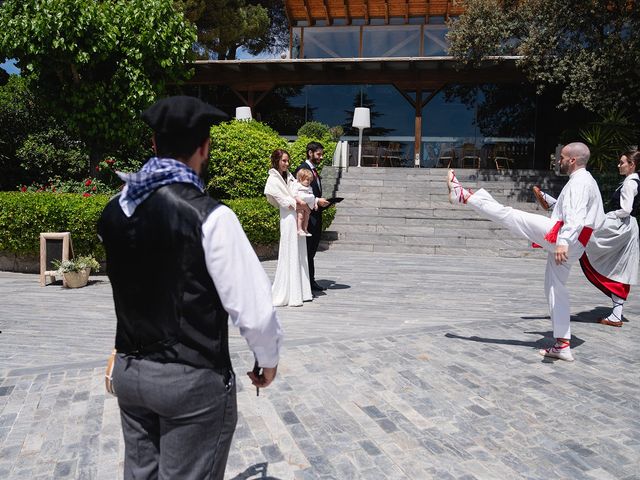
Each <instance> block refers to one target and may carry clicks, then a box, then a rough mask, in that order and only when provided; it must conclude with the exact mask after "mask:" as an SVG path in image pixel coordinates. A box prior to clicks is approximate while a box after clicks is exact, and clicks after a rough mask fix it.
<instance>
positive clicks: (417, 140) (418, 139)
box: [413, 88, 422, 167]
mask: <svg viewBox="0 0 640 480" xmlns="http://www.w3.org/2000/svg"><path fill="white" fill-rule="evenodd" d="M420 105H422V90H420V89H419V88H418V89H417V90H416V103H415V107H416V123H415V131H414V143H413V157H414V164H413V166H414V167H420V153H421V152H420V150H422V107H421V106H420Z"/></svg>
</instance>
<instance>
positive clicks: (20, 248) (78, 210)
mask: <svg viewBox="0 0 640 480" xmlns="http://www.w3.org/2000/svg"><path fill="white" fill-rule="evenodd" d="M108 200H109V197H108V196H106V195H93V196H89V197H83V196H82V195H77V194H70V193H30V192H26V193H21V192H0V251H3V252H7V253H17V254H32V255H34V254H35V255H37V254H38V252H39V251H40V233H42V232H71V240H72V242H73V249H74V251H76V252H83V253H85V254H93V255H94V256H95V257H97V258H104V251H103V249H102V246H101V245H100V242H99V241H98V237H97V233H96V223H97V221H98V217H99V216H100V213H101V212H102V210H103V209H104V207H105V205H106V204H107V202H108Z"/></svg>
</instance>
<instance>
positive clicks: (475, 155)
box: [462, 143, 480, 170]
mask: <svg viewBox="0 0 640 480" xmlns="http://www.w3.org/2000/svg"><path fill="white" fill-rule="evenodd" d="M462 168H476V169H478V170H480V152H479V150H478V149H477V148H476V146H475V145H474V144H473V143H465V144H464V145H462Z"/></svg>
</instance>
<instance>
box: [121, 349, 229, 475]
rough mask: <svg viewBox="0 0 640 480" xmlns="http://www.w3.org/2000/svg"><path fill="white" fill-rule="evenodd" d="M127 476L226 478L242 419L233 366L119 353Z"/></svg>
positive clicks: (125, 472)
mask: <svg viewBox="0 0 640 480" xmlns="http://www.w3.org/2000/svg"><path fill="white" fill-rule="evenodd" d="M113 384H114V388H115V391H116V395H117V396H118V404H119V406H120V417H121V420H122V432H123V434H124V443H125V461H124V478H125V480H130V479H136V480H138V479H144V480H147V479H160V480H168V479H203V480H204V479H206V480H213V479H215V480H218V479H219V480H222V479H223V477H224V471H225V467H226V464H227V457H228V455H229V449H230V447H231V439H232V438H233V432H234V431H235V428H236V422H237V419H238V413H237V402H236V385H235V376H234V375H233V372H229V373H228V374H227V375H222V374H220V373H217V372H215V371H213V370H210V369H205V368H194V367H191V366H188V365H182V364H178V363H158V362H153V361H150V360H144V359H140V358H135V357H125V356H124V355H122V354H118V355H117V357H116V362H115V367H114V370H113Z"/></svg>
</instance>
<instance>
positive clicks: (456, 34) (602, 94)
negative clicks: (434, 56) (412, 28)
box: [448, 0, 640, 114]
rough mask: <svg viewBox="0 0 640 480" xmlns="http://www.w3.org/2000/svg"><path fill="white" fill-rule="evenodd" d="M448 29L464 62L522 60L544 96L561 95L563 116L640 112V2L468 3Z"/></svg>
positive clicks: (489, 0) (486, 0)
mask: <svg viewBox="0 0 640 480" xmlns="http://www.w3.org/2000/svg"><path fill="white" fill-rule="evenodd" d="M450 26H451V30H450V31H449V34H448V39H449V41H450V43H451V48H450V52H451V54H452V55H454V56H455V57H456V58H457V59H458V60H459V61H460V62H462V63H463V64H466V65H477V64H478V63H479V62H480V61H481V60H482V59H484V58H486V57H488V56H491V55H518V56H520V58H519V59H518V60H517V64H518V65H519V66H520V67H521V68H522V69H523V71H524V72H525V74H526V75H527V77H528V78H529V80H530V81H531V82H532V83H533V84H534V85H535V86H536V88H537V92H538V93H542V92H543V91H544V90H546V89H548V88H550V87H557V88H560V90H561V95H562V97H561V98H562V99H561V103H560V107H561V108H564V109H567V108H569V107H573V106H581V107H583V108H586V109H587V110H589V111H591V112H594V113H598V114H604V113H605V112H607V111H610V110H611V109H612V108H613V109H632V110H637V108H638V107H639V106H640V69H639V68H638V65H640V36H639V35H638V34H637V32H638V29H640V2H638V1H637V0H589V1H584V0H467V1H466V2H465V13H464V14H462V15H461V16H460V17H459V19H457V20H454V21H452V23H451V25H450Z"/></svg>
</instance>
